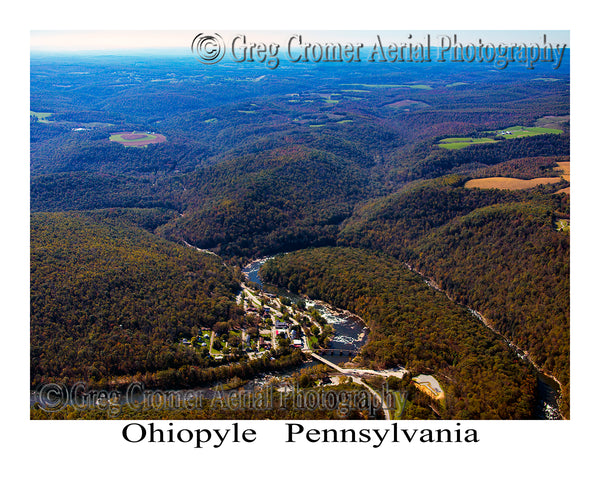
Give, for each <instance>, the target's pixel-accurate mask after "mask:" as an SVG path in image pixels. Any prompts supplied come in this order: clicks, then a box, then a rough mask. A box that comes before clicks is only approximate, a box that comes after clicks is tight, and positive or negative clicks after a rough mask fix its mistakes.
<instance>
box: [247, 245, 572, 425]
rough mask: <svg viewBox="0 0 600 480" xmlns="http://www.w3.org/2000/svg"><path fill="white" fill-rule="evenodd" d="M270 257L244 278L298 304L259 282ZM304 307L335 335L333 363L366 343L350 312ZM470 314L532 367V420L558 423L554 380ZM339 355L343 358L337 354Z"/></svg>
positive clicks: (311, 303) (320, 304)
mask: <svg viewBox="0 0 600 480" xmlns="http://www.w3.org/2000/svg"><path fill="white" fill-rule="evenodd" d="M270 258H273V257H267V258H262V259H259V260H255V261H254V262H252V263H250V264H249V265H247V266H246V267H245V268H244V269H243V270H242V272H243V273H244V274H245V275H246V276H247V278H248V279H249V280H250V281H252V282H254V283H256V284H258V285H259V286H260V287H261V288H264V289H270V290H272V291H273V292H276V293H277V294H278V295H279V296H286V297H288V298H290V300H292V301H293V302H297V301H298V300H299V299H300V297H299V296H297V295H294V294H292V293H291V292H289V291H287V290H282V289H278V288H276V287H274V286H271V285H264V284H263V282H262V279H261V278H260V275H259V271H260V267H261V266H262V265H263V264H264V263H265V262H266V261H267V260H269V259H270ZM406 266H407V267H408V268H409V269H410V270H411V271H413V272H414V273H416V274H417V275H419V276H420V277H421V278H422V279H423V281H424V282H425V283H426V284H427V285H428V286H429V287H430V288H432V289H434V290H437V291H439V292H442V293H446V292H444V291H443V290H442V289H441V288H440V287H439V286H438V285H437V284H436V283H435V282H434V281H433V280H431V279H429V278H428V277H426V276H425V275H423V274H422V273H421V272H419V271H417V270H416V269H414V268H413V267H411V266H410V265H406ZM446 296H447V297H448V298H449V300H450V301H452V302H453V303H457V302H455V301H454V300H453V299H452V298H451V297H449V296H448V295H447V294H446ZM304 300H305V302H306V305H307V307H310V306H315V307H316V308H317V309H318V310H319V312H320V313H321V315H323V317H324V318H325V320H326V321H327V323H329V324H330V325H331V326H332V327H333V329H334V332H335V336H334V338H333V340H332V341H331V343H330V347H331V349H332V353H333V355H332V358H331V359H329V360H331V361H332V362H334V363H336V364H338V363H342V362H345V361H347V360H348V356H347V353H346V352H347V351H348V350H349V349H351V350H353V351H356V352H358V350H359V349H360V348H361V347H362V346H363V345H364V344H365V343H366V341H367V332H368V330H367V328H366V326H365V325H364V323H363V322H362V321H361V320H360V319H359V318H358V317H353V316H352V314H351V313H350V312H341V311H339V310H337V309H335V308H334V307H332V306H330V305H327V304H326V303H324V302H320V301H319V302H316V301H314V300H307V299H304ZM469 311H470V312H471V314H472V315H473V316H474V317H476V318H477V319H478V320H479V321H480V322H481V323H483V325H485V326H486V327H487V328H489V329H490V330H492V331H493V332H494V333H496V334H497V335H499V336H500V337H501V338H502V339H503V340H504V341H505V342H506V344H507V345H508V346H509V348H510V350H511V351H512V352H513V353H514V354H515V355H516V356H518V357H519V358H520V359H521V360H523V361H526V362H528V363H529V364H531V365H532V366H533V367H534V368H535V370H536V372H537V385H536V406H535V413H534V415H535V416H534V418H535V419H538V420H560V419H561V415H560V410H559V399H560V384H558V383H557V382H556V381H555V379H553V378H551V377H550V376H548V375H546V374H545V373H544V372H543V371H541V369H540V368H539V367H538V365H536V364H535V362H533V361H532V360H531V358H529V356H528V355H527V354H526V353H525V352H524V351H523V350H522V349H521V348H519V347H518V346H517V345H515V344H513V343H512V342H511V341H510V340H508V339H507V338H506V337H504V336H503V335H501V334H500V333H499V332H498V331H496V330H495V329H494V328H493V327H492V326H491V325H490V324H489V322H488V321H487V320H486V319H485V318H484V317H483V315H482V314H481V313H480V312H478V311H476V310H473V309H471V308H469ZM340 353H342V355H340Z"/></svg>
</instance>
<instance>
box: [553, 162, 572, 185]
mask: <svg viewBox="0 0 600 480" xmlns="http://www.w3.org/2000/svg"><path fill="white" fill-rule="evenodd" d="M556 163H557V164H558V167H556V168H555V169H554V170H556V171H557V172H563V173H562V175H561V177H562V178H564V179H565V180H566V181H567V182H570V181H571V162H556Z"/></svg>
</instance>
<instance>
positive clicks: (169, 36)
mask: <svg viewBox="0 0 600 480" xmlns="http://www.w3.org/2000/svg"><path fill="white" fill-rule="evenodd" d="M199 33H208V32H202V31H200V30H197V31H193V30H86V31H83V30H62V31H60V30H34V31H31V35H30V48H31V51H32V52H64V53H68V52H81V51H85V52H94V51H96V52H106V51H110V52H115V53H118V52H125V51H132V50H141V51H142V50H145V51H148V50H171V51H179V50H180V49H181V51H182V52H183V51H187V50H188V49H189V48H190V45H191V42H192V40H193V38H194V37H195V36H196V35H198V34H199ZM210 33H212V32H210ZM216 33H219V34H220V35H221V36H222V37H223V39H224V41H225V43H226V44H228V43H230V42H231V39H233V37H234V36H236V35H238V34H246V35H247V37H248V41H253V42H260V43H267V44H270V43H277V44H279V45H286V44H287V41H288V40H289V38H290V36H292V35H296V34H300V35H302V36H303V39H304V41H305V42H320V43H324V42H335V43H345V42H354V43H356V42H362V43H365V44H366V45H369V44H372V43H374V42H375V41H376V38H377V35H378V34H379V35H380V36H381V38H382V40H383V41H387V42H396V43H401V42H409V41H410V40H411V39H410V38H409V35H412V41H417V42H420V41H424V40H425V38H426V35H427V34H429V35H430V38H431V41H432V45H434V46H435V45H439V41H440V38H441V36H442V35H449V36H453V35H454V34H456V35H457V40H458V41H459V42H462V43H465V44H466V43H475V44H477V42H478V40H479V39H482V41H483V42H484V43H492V44H498V43H505V44H512V43H519V44H521V43H526V44H528V45H529V44H532V43H538V44H540V45H541V44H542V43H543V35H544V34H545V35H546V41H547V42H548V43H552V44H560V45H564V44H567V46H569V45H570V44H569V40H570V39H569V37H570V36H569V31H565V30H558V31H557V30H488V31H484V30H404V31H401V30H397V31H391V30H369V31H366V30H362V31H349V30H337V31H322V30H310V29H307V30H302V29H296V30H288V31H261V30H246V31H243V30H242V31H231V30H230V31H228V30H221V31H219V30H217V31H216Z"/></svg>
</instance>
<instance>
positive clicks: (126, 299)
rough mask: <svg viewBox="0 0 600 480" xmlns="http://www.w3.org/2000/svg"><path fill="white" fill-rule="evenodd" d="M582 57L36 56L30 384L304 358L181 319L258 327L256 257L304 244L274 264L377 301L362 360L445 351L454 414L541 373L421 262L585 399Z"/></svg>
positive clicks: (191, 376) (177, 384)
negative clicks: (477, 60)
mask: <svg viewBox="0 0 600 480" xmlns="http://www.w3.org/2000/svg"><path fill="white" fill-rule="evenodd" d="M564 65H565V66H566V67H565V68H564V69H559V70H555V69H552V68H551V67H550V66H549V65H540V66H539V68H537V67H536V70H535V71H530V70H528V69H525V68H521V67H519V68H512V69H507V70H504V71H496V70H492V69H490V68H488V66H486V65H479V64H470V65H466V64H465V65H463V64H458V63H457V64H454V63H448V64H445V65H440V64H438V63H437V62H433V63H432V64H428V65H423V64H416V63H415V64H410V65H408V64H404V65H402V68H399V66H398V65H392V64H386V63H379V62H374V63H371V64H368V65H367V63H361V64H356V65H355V64H343V65H338V64H335V65H334V64H327V63H323V64H303V62H299V63H298V64H294V65H293V66H287V67H286V68H280V69H275V70H265V68H264V65H259V64H244V65H241V64H232V63H227V62H224V63H223V64H220V65H219V66H218V67H216V66H214V65H202V64H200V63H199V62H197V61H196V60H195V59H194V58H181V57H176V56H174V57H172V58H166V57H164V58H163V57H160V56H149V57H127V56H122V57H121V56H107V57H98V56H94V55H90V56H86V55H82V56H79V57H70V56H68V55H66V56H64V57H53V56H47V57H46V56H44V55H40V56H35V55H34V56H32V58H31V85H30V97H31V98H30V108H31V110H30V138H31V142H30V143H31V163H30V165H31V189H30V191H31V212H32V216H31V383H32V385H34V386H35V385H41V384H43V383H44V382H47V381H50V380H52V381H65V382H66V383H72V382H74V381H76V380H77V379H82V380H85V381H88V382H96V384H106V382H113V381H115V382H121V383H122V382H126V381H127V380H131V379H132V378H138V379H139V378H141V379H143V380H144V381H145V382H146V383H147V384H149V385H155V386H161V387H166V386H168V387H169V388H184V387H187V386H195V385H200V384H205V383H207V382H211V381H216V380H227V379H230V378H232V377H234V376H235V377H239V378H241V379H249V378H253V377H256V375H258V374H259V373H260V372H265V371H274V370H277V369H283V368H286V367H289V366H297V365H299V364H300V363H302V361H303V358H302V355H301V354H300V352H299V351H298V350H295V351H294V352H295V353H292V352H291V350H290V349H287V346H286V348H283V349H273V351H272V355H273V356H272V357H271V356H270V355H267V354H266V352H267V350H265V349H264V348H263V350H262V353H261V355H262V356H254V355H253V356H250V355H246V353H247V352H243V355H242V353H240V354H239V356H236V355H238V354H236V355H233V356H232V357H231V358H226V359H223V358H222V356H221V355H216V354H215V352H212V354H211V353H210V351H209V350H210V348H204V349H203V348H202V347H200V346H198V345H196V346H195V347H193V348H192V347H190V346H189V345H187V343H186V344H184V342H183V339H189V338H191V337H193V336H195V335H197V334H198V333H199V332H198V331H199V329H202V328H207V329H209V330H210V329H211V328H212V327H215V325H221V326H223V325H225V326H227V327H228V328H229V327H232V328H233V327H236V328H238V327H241V326H242V325H246V324H247V325H249V326H251V327H252V328H253V330H255V331H254V332H253V334H254V337H255V338H254V340H255V343H256V344H257V345H258V343H259V338H258V337H260V334H259V332H258V330H259V329H258V328H257V322H258V319H257V318H256V317H255V316H251V315H245V314H244V311H243V309H242V308H241V307H238V305H237V304H236V300H235V299H236V295H238V293H239V292H240V289H241V287H240V283H241V281H242V277H241V275H240V268H239V267H243V266H245V265H246V264H247V263H249V261H250V260H254V259H257V258H260V257H265V256H269V255H272V254H277V253H281V252H290V251H299V252H298V253H294V254H290V255H286V256H283V257H278V258H277V260H275V261H274V262H272V263H270V264H268V265H267V266H266V267H265V275H266V277H268V279H269V280H271V281H274V282H276V283H279V284H281V285H283V286H285V287H287V288H290V289H292V290H294V291H301V292H304V293H308V294H309V295H311V296H313V295H314V296H316V297H319V298H323V299H325V300H328V301H330V302H332V303H334V304H335V305H338V306H343V307H344V308H348V309H349V310H351V311H354V312H355V313H358V314H361V315H363V316H364V317H365V318H367V319H368V320H369V324H370V327H371V335H370V337H369V341H368V344H367V346H366V347H365V348H364V351H363V352H362V355H361V356H360V358H361V359H362V360H363V362H364V363H365V364H366V365H370V366H373V367H393V366H398V365H405V366H408V367H409V368H411V369H412V370H413V371H414V372H438V373H439V377H438V378H439V380H440V381H441V382H442V383H443V384H444V388H445V389H446V391H447V392H448V398H447V403H446V406H445V410H444V412H443V415H444V416H445V417H446V418H530V417H531V411H532V410H531V408H532V402H533V400H532V395H533V387H532V385H533V383H534V380H535V379H534V376H533V373H532V370H531V368H529V367H526V366H525V364H523V363H522V362H520V361H519V360H518V357H516V356H515V355H514V354H511V353H510V351H509V350H508V349H507V348H506V347H505V345H504V343H503V341H502V340H500V339H499V336H498V335H495V334H493V333H491V332H490V331H489V330H488V329H486V328H485V327H484V326H483V325H482V324H481V323H480V322H478V321H477V319H475V318H474V317H473V316H472V315H470V314H469V313H468V311H467V310H466V309H465V308H463V307H461V306H459V305H456V304H455V303H453V302H452V301H450V300H449V299H448V298H447V297H446V296H444V295H443V294H441V293H435V292H433V291H432V290H431V289H430V288H428V287H427V286H426V285H425V284H424V283H423V281H422V280H421V279H420V278H419V277H418V276H417V275H415V274H414V273H411V272H410V271H409V270H407V267H406V265H410V266H411V267H412V268H415V269H417V270H418V271H420V272H421V273H422V274H423V275H424V276H426V277H429V278H431V279H432V280H434V281H435V282H436V283H437V284H439V285H440V287H441V288H442V289H443V290H444V291H445V293H447V294H448V295H449V296H450V297H452V299H453V300H456V302H458V303H460V304H464V305H465V306H469V307H472V308H475V309H477V310H479V311H481V313H482V314H483V315H484V316H485V317H486V318H487V319H488V320H489V322H490V323H491V324H492V325H493V326H494V328H495V329H496V330H498V331H499V332H500V333H501V334H502V335H504V336H505V337H506V338H508V339H510V340H511V341H512V342H514V343H515V344H517V345H518V346H519V347H521V348H523V349H524V350H527V352H528V353H529V356H530V358H531V359H532V360H534V361H535V362H536V363H537V364H538V365H539V366H540V367H541V368H542V369H544V371H546V372H548V373H550V374H552V375H554V376H555V377H556V378H557V379H558V380H559V381H560V382H561V384H562V387H563V391H562V394H563V397H562V408H563V413H564V414H565V415H568V403H569V394H568V386H569V354H570V352H569V330H570V325H569V322H570V319H569V311H570V306H569V284H570V278H569V275H570V272H569V255H570V240H569V225H570V223H569V222H570V200H569V195H568V194H567V193H564V192H568V191H569V190H568V186H569V179H570V176H569V174H568V173H566V174H564V175H563V174H562V173H561V171H560V170H561V168H563V169H564V168H565V167H564V165H565V164H567V163H566V162H568V161H569V158H570V157H569V154H570V116H569V114H570V106H569V102H570V76H569V70H568V60H567V59H565V64H564ZM213 67H215V68H213ZM510 128H513V130H514V132H508V133H507V132H504V133H502V131H503V130H504V129H510ZM116 132H122V134H125V135H128V136H129V137H130V138H131V139H133V137H135V136H136V132H137V133H138V134H139V133H140V132H141V133H142V134H143V136H153V135H160V138H161V140H164V141H162V142H161V143H154V144H149V145H145V146H134V145H133V144H131V143H130V144H127V143H126V142H125V143H123V142H122V143H117V142H115V141H114V134H115V133H116ZM111 138H112V140H111ZM120 138H121V139H124V138H125V137H123V136H121V137H120ZM452 139H457V140H456V142H455V141H453V140H452ZM461 139H462V140H461ZM557 162H561V167H559V166H558V164H557ZM562 162H564V163H562ZM489 177H508V179H509V183H508V186H506V188H504V187H503V189H497V188H496V189H495V188H491V187H490V188H487V187H486V183H485V180H490V178H489ZM548 177H556V178H553V179H551V181H552V182H553V183H552V182H551V183H547V184H542V183H543V182H544V181H548ZM559 177H561V178H560V179H559ZM472 179H479V181H481V180H484V182H483V184H482V183H479V184H478V185H479V186H481V185H483V187H484V188H470V187H472V186H473V183H472V182H471V183H467V182H469V180H472ZM516 179H528V180H532V182H531V184H529V183H527V184H526V185H525V187H523V189H520V190H517V189H516V187H515V188H513V187H514V185H513V186H512V187H511V184H510V181H512V182H513V184H514V182H515V181H516ZM540 179H541V180H540ZM490 185H494V184H493V183H492V184H490V183H488V184H487V186H488V187H489V186H490ZM521 185H522V183H521ZM467 187H469V188H467ZM511 188H512V189H511ZM561 192H562V193H561ZM190 247H198V248H200V249H207V250H210V252H204V253H201V252H198V251H197V250H196V249H194V248H190ZM316 247H317V248H316ZM307 249H311V250H307ZM215 254H216V255H215ZM241 303H242V304H243V300H242V301H241ZM261 307H262V305H261ZM314 326H315V329H317V330H318V328H319V327H318V326H317V325H314ZM213 329H214V330H222V329H216V328H213ZM225 330H226V329H225ZM205 333H206V332H205ZM215 333H216V332H215ZM237 334H238V335H239V336H240V338H239V339H236V340H238V341H239V342H241V337H242V333H241V328H240V332H237ZM262 335H263V337H262V340H263V342H264V341H265V340H266V337H268V335H267V334H266V333H264V332H263V334H262ZM325 336H326V335H325ZM257 345H255V347H256V346H257ZM248 348H249V347H248ZM252 353H253V354H254V353H260V352H258V350H256V351H253V352H252ZM217 356H219V357H221V359H220V360H218V359H217V358H216V357H217ZM238 357H239V358H238ZM242 357H243V358H242ZM271 358H273V360H271ZM103 382H104V383H103ZM503 387H506V388H505V389H503ZM419 415H421V416H424V417H428V416H430V415H433V414H432V411H429V410H428V411H425V412H423V411H420V413H419ZM419 415H417V416H419Z"/></svg>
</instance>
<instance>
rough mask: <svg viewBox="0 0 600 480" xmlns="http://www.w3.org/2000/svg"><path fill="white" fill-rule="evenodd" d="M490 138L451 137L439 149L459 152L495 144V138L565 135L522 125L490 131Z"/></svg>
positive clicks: (543, 128)
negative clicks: (470, 147) (468, 148)
mask: <svg viewBox="0 0 600 480" xmlns="http://www.w3.org/2000/svg"><path fill="white" fill-rule="evenodd" d="M483 133H486V134H488V135H490V137H484V138H473V137H451V138H444V139H443V140H440V141H439V143H438V147H441V148H445V149H448V150H458V149H460V148H465V147H468V146H469V145H475V144H480V143H495V142H497V141H498V140H494V139H493V138H491V137H492V136H493V137H503V138H505V139H507V140H510V139H511V138H523V137H533V136H535V135H546V134H549V133H550V134H555V135H558V134H560V133H563V131H562V130H559V129H558V128H545V127H523V126H521V125H515V126H514V127H508V128H505V129H501V130H488V131H486V132H483Z"/></svg>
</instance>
